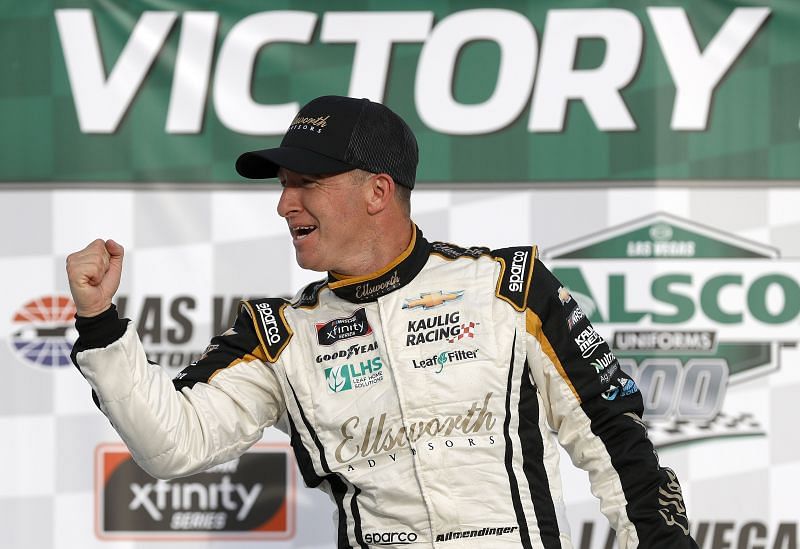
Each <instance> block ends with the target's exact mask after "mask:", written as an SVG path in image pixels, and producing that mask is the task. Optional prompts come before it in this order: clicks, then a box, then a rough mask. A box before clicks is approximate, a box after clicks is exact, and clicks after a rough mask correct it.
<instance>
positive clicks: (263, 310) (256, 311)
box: [242, 297, 293, 362]
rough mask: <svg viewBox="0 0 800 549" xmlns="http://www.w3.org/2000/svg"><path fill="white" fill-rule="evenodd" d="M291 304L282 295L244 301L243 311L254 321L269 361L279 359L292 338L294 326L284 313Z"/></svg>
mask: <svg viewBox="0 0 800 549" xmlns="http://www.w3.org/2000/svg"><path fill="white" fill-rule="evenodd" d="M289 305H290V302H289V300H287V299H284V298H282V297H261V298H257V299H247V300H244V301H242V311H243V312H245V313H247V314H248V315H249V316H250V318H251V320H252V321H253V326H254V327H255V329H256V333H257V334H258V339H259V342H260V343H261V347H262V348H263V349H264V352H265V354H266V356H267V361H268V362H275V361H276V360H278V356H280V354H281V352H282V351H283V349H284V348H285V347H286V345H287V344H288V343H289V340H291V339H292V335H293V332H292V328H291V327H290V326H289V323H288V322H287V320H286V316H285V313H284V310H285V309H286V307H288V306H289Z"/></svg>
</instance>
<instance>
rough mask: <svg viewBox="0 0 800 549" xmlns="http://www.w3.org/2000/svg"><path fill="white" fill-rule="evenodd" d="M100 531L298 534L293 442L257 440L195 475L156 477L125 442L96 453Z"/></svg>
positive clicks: (126, 535) (184, 535)
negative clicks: (242, 451)
mask: <svg viewBox="0 0 800 549" xmlns="http://www.w3.org/2000/svg"><path fill="white" fill-rule="evenodd" d="M95 477H96V481H95V486H96V494H95V497H96V502H95V509H96V532H97V536H98V537H99V538H101V539H113V540H132V539H146V540H155V539H174V540H178V539H179V540H187V539H195V540H197V539H238V540H270V539H271V540H279V539H288V538H291V537H293V536H294V517H295V510H294V509H295V481H294V465H293V461H292V460H291V458H290V454H289V448H288V447H287V446H283V445H280V446H278V445H267V444H261V445H256V446H255V447H254V448H252V449H251V450H249V451H248V452H247V453H245V454H243V455H242V456H240V457H239V458H237V459H235V460H233V461H229V462H227V463H223V464H221V465H217V466H216V467H212V468H211V469H209V470H207V471H205V472H203V473H197V474H195V475H192V476H189V477H184V478H178V479H173V480H171V481H166V480H157V479H155V478H153V477H151V476H150V475H148V474H147V473H145V472H144V471H143V470H142V469H141V468H139V466H138V465H137V464H136V463H135V462H134V461H133V458H132V457H131V455H130V453H129V452H128V450H127V449H126V448H125V447H124V446H123V445H121V444H103V445H100V446H98V447H97V450H96V456H95Z"/></svg>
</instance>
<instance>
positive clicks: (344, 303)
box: [73, 229, 697, 549]
mask: <svg viewBox="0 0 800 549" xmlns="http://www.w3.org/2000/svg"><path fill="white" fill-rule="evenodd" d="M76 324H77V327H78V330H79V333H80V337H79V339H78V341H77V342H76V344H75V349H74V351H73V358H74V360H75V362H76V364H77V365H78V367H79V368H80V370H81V372H82V374H83V375H84V376H85V377H86V379H87V380H88V381H89V383H90V384H91V386H92V388H93V389H94V392H95V399H96V401H97V402H98V404H99V406H100V408H101V410H102V411H103V412H104V413H105V414H106V415H107V416H108V417H109V419H110V420H111V422H112V424H113V425H114V427H115V428H116V429H117V431H118V432H119V434H120V435H121V436H122V438H123V439H124V440H125V442H126V443H127V444H128V446H129V448H130V450H131V452H132V453H133V456H134V458H135V459H136V461H137V462H138V464H139V465H140V466H141V467H142V468H144V469H145V470H146V471H147V472H149V473H150V474H152V475H153V476H155V477H160V478H169V477H176V476H183V475H189V474H191V473H194V472H198V471H202V470H204V469H206V468H208V467H210V466H212V465H214V464H218V463H221V462H225V461H228V460H231V459H233V458H234V457H236V456H238V455H240V454H242V453H243V452H244V451H245V450H247V448H249V447H250V446H251V445H252V444H254V443H255V442H257V441H258V440H259V439H260V438H261V436H262V431H263V430H264V428H266V427H269V426H271V425H274V424H275V423H276V422H277V421H278V420H279V419H281V418H282V416H284V415H285V417H284V418H283V419H285V420H288V421H286V423H287V424H288V431H289V435H290V437H291V444H292V447H293V450H294V453H295V456H296V459H297V463H298V466H299V469H300V471H301V473H302V476H303V479H304V481H305V483H306V484H307V485H308V486H312V487H319V488H321V489H323V490H325V491H326V492H327V493H328V494H329V495H330V496H331V498H332V500H333V501H334V503H335V505H336V508H337V514H336V517H337V519H336V520H337V523H338V540H337V543H338V546H339V547H358V548H364V547H372V546H393V545H397V546H401V545H408V544H411V545H412V546H418V547H442V548H457V547H470V548H474V547H524V548H546V549H551V548H556V547H559V548H566V547H571V543H570V539H569V527H568V525H567V521H566V518H565V510H564V502H563V499H562V490H561V484H560V478H559V472H558V451H557V448H556V446H555V437H554V436H553V434H552V431H551V429H550V427H552V429H553V430H555V431H556V432H557V437H558V442H559V443H560V444H561V445H563V446H564V448H566V450H567V451H568V452H569V454H570V456H571V458H572V460H573V462H574V463H575V464H576V465H577V466H579V467H581V468H583V469H585V470H587V471H588V473H589V478H590V481H591V485H592V492H593V493H594V494H595V495H596V496H598V497H599V498H600V500H601V510H602V512H603V513H604V514H605V516H606V517H607V518H608V520H609V522H610V523H611V525H612V526H613V528H614V529H615V530H616V532H617V539H618V542H619V545H620V547H621V548H632V547H647V548H669V549H676V548H683V547H687V548H689V547H697V546H696V544H695V543H694V541H693V540H692V539H691V537H690V536H689V534H688V523H687V518H686V511H685V508H684V504H683V499H682V496H681V491H680V486H679V484H678V481H677V479H676V478H675V476H674V474H673V473H672V471H670V470H669V469H666V468H661V467H660V466H659V463H658V458H657V456H656V454H655V452H654V450H653V447H652V445H651V443H650V441H649V440H648V438H647V435H646V431H645V428H644V424H643V423H642V421H641V419H640V416H641V414H642V397H641V394H640V393H639V391H638V389H637V387H636V384H635V383H634V381H633V380H631V379H630V377H628V376H627V375H626V374H625V373H624V372H623V371H622V370H621V369H620V367H619V363H618V362H617V360H616V358H615V357H614V355H613V354H612V353H611V351H610V349H609V347H608V345H607V344H606V343H605V342H604V340H603V338H602V337H600V335H599V334H597V333H596V332H595V331H594V329H593V328H592V326H591V325H590V323H589V320H588V319H587V318H586V315H584V314H583V311H581V309H580V307H579V306H578V304H577V303H576V302H575V300H574V299H573V298H572V297H571V296H570V294H569V292H568V291H567V290H566V289H564V288H562V287H561V286H560V284H559V283H558V281H557V280H556V279H555V278H554V277H553V275H552V274H551V273H550V272H549V271H548V270H547V269H546V268H545V266H544V265H543V264H542V263H541V262H539V261H538V259H536V250H535V248H531V247H520V248H506V249H502V250H495V251H490V250H488V249H486V248H467V249H464V248H459V247H456V246H452V245H449V244H444V243H440V242H436V243H429V242H428V241H426V240H425V239H424V238H423V237H422V233H421V232H420V231H419V230H418V229H415V235H414V238H413V240H412V242H411V244H410V245H409V247H408V249H407V250H406V251H405V252H404V253H403V254H402V255H401V256H399V257H398V258H397V259H396V260H395V261H394V262H393V263H391V264H390V265H389V266H388V267H386V268H384V269H383V270H381V271H380V272H377V273H374V274H372V275H370V276H364V277H359V278H351V279H337V278H336V277H335V276H334V275H332V274H331V275H329V276H328V279H327V280H322V281H320V282H318V283H315V284H311V285H309V286H308V287H306V288H305V289H304V290H303V291H301V292H300V293H299V294H298V296H297V298H296V299H295V300H294V301H293V302H289V301H286V300H284V299H279V298H269V299H261V300H252V301H246V302H243V304H242V310H241V313H240V314H239V316H238V318H237V320H236V322H235V325H234V326H233V327H232V329H230V330H228V331H227V332H225V333H223V334H222V335H219V336H217V337H215V338H213V339H212V341H211V345H210V346H209V347H208V349H207V350H206V352H205V353H204V355H203V357H202V358H201V359H200V360H199V361H197V362H196V363H193V364H192V365H191V366H189V367H187V368H186V369H184V370H183V371H182V372H181V373H180V374H178V376H177V377H176V378H175V379H174V380H170V379H169V378H168V376H167V375H166V373H165V372H164V370H162V369H161V368H160V367H159V366H157V365H152V364H149V363H148V360H147V358H146V356H145V351H144V349H143V348H142V344H141V343H140V341H139V339H138V337H137V334H136V331H135V330H134V328H133V326H132V323H129V322H128V321H127V320H124V319H119V318H118V316H117V313H116V310H115V309H113V308H112V309H111V310H109V311H107V312H106V313H104V314H102V315H100V316H98V317H94V318H91V319H84V318H79V319H78V321H77V323H76Z"/></svg>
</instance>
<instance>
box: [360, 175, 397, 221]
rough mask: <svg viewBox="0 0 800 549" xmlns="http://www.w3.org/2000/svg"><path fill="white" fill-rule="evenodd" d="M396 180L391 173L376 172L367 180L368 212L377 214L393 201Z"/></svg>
mask: <svg viewBox="0 0 800 549" xmlns="http://www.w3.org/2000/svg"><path fill="white" fill-rule="evenodd" d="M394 186H395V182H394V179H392V176H391V175H388V174H385V173H376V174H373V175H371V176H370V178H369V181H367V185H366V187H367V189H368V191H367V213H369V214H370V215H375V214H378V213H380V212H382V211H383V210H385V209H386V207H387V206H388V205H389V204H390V203H391V201H392V199H393V197H394Z"/></svg>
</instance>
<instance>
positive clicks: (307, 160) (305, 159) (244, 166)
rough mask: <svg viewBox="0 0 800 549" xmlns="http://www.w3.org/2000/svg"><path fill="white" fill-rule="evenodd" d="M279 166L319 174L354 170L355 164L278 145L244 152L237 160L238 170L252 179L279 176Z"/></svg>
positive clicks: (305, 150)
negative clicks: (273, 147)
mask: <svg viewBox="0 0 800 549" xmlns="http://www.w3.org/2000/svg"><path fill="white" fill-rule="evenodd" d="M279 168H287V169H289V170H292V171H293V172H298V173H307V174H319V173H338V172H345V171H348V170H352V169H353V166H351V165H350V164H347V163H345V162H342V161H341V160H336V159H334V158H330V157H328V156H325V155H322V154H319V153H316V152H313V151H309V150H307V149H299V148H296V147H278V148H275V149H263V150H260V151H250V152H246V153H244V154H242V155H241V156H239V158H238V159H237V160H236V171H237V172H238V173H239V175H241V176H243V177H247V178H250V179H270V178H272V177H277V175H278V169H279Z"/></svg>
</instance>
